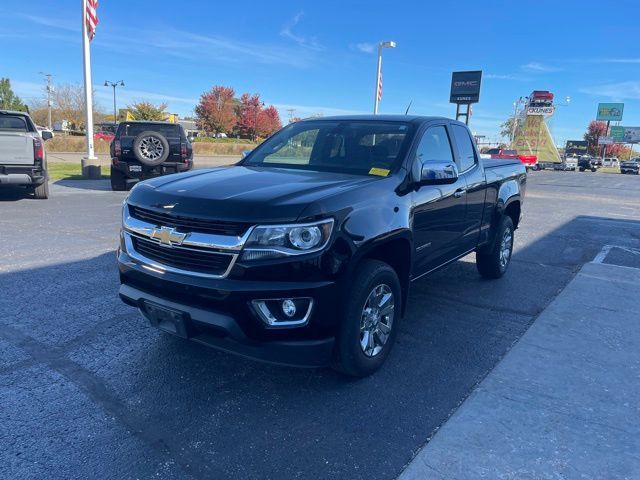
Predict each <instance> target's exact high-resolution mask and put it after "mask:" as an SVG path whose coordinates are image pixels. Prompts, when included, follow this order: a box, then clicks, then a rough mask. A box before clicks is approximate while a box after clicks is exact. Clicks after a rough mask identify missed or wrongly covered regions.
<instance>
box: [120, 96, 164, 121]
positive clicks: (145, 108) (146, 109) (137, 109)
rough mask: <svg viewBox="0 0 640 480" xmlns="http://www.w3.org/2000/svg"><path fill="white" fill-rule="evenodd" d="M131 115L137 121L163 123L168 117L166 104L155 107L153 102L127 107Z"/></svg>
mask: <svg viewBox="0 0 640 480" xmlns="http://www.w3.org/2000/svg"><path fill="white" fill-rule="evenodd" d="M127 108H128V109H129V111H130V112H131V115H133V118H135V119H136V120H152V121H161V120H164V119H165V118H166V117H167V114H166V112H165V110H166V109H167V104H166V103H161V104H160V105H154V104H153V103H151V102H145V101H141V102H137V103H133V104H131V105H129V106H127Z"/></svg>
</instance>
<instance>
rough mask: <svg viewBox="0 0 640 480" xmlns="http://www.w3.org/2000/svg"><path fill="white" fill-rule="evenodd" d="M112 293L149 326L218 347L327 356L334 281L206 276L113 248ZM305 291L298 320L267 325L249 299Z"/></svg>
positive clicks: (281, 356)
mask: <svg viewBox="0 0 640 480" xmlns="http://www.w3.org/2000/svg"><path fill="white" fill-rule="evenodd" d="M118 266H119V270H120V281H121V286H120V291H119V295H120V298H121V299H122V301H123V302H125V303H126V304H128V305H131V306H134V307H136V308H138V310H139V311H140V313H141V314H142V316H143V317H144V318H146V319H147V320H148V321H149V322H150V323H151V325H153V326H155V327H157V328H159V329H161V330H164V331H166V332H169V333H171V334H174V335H177V336H180V337H182V338H186V339H189V340H193V341H195V342H198V343H201V344H204V345H207V346H210V347H214V348H216V349H219V350H223V351H225V352H230V353H235V354H238V355H241V356H244V357H248V358H252V359H255V360H261V361H265V362H269V363H277V364H282V365H291V366H298V367H323V366H328V365H329V364H330V363H331V357H332V351H333V345H334V341H335V332H336V329H337V326H338V324H339V319H340V318H341V316H340V311H339V305H341V302H340V301H338V298H339V297H338V295H339V287H338V284H337V283H336V282H334V281H328V280H326V281H325V280H323V281H305V280H303V279H301V280H300V281H296V280H295V279H289V280H287V281H266V280H248V279H245V278H224V279H208V278H198V277H194V276H189V275H182V274H177V273H173V272H170V271H166V272H160V271H157V270H154V269H149V268H148V265H145V264H144V263H143V262H140V261H139V260H138V259H137V258H133V257H132V256H130V255H128V253H127V252H126V251H125V250H124V249H120V250H119V251H118ZM300 298H310V299H312V300H313V304H312V309H310V313H309V317H308V319H307V321H306V322H305V323H304V324H303V325H298V326H291V327H287V326H275V327H274V326H272V325H268V324H267V323H266V322H265V321H264V320H262V319H261V318H260V315H259V313H258V311H257V309H256V308H255V307H254V306H253V301H254V300H268V301H271V300H276V299H277V300H281V299H300Z"/></svg>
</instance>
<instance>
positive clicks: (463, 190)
mask: <svg viewBox="0 0 640 480" xmlns="http://www.w3.org/2000/svg"><path fill="white" fill-rule="evenodd" d="M465 193H467V189H466V188H459V189H458V190H456V191H455V192H453V196H454V197H456V198H460V197H462V196H463V195H464V194H465Z"/></svg>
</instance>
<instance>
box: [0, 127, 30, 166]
mask: <svg viewBox="0 0 640 480" xmlns="http://www.w3.org/2000/svg"><path fill="white" fill-rule="evenodd" d="M0 165H33V137H32V136H31V135H29V134H27V133H19V132H0Z"/></svg>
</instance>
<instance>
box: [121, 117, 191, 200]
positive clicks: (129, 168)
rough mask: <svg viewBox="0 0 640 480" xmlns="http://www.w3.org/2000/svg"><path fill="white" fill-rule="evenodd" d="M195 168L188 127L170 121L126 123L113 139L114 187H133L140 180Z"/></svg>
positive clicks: (125, 188)
mask: <svg viewBox="0 0 640 480" xmlns="http://www.w3.org/2000/svg"><path fill="white" fill-rule="evenodd" d="M191 168H193V149H192V146H191V142H190V141H189V139H188V138H187V135H186V134H185V131H184V128H182V126H181V125H179V124H176V123H168V122H133V121H132V122H122V123H120V125H119V126H118V130H117V131H116V136H115V138H114V139H113V141H112V142H111V188H112V189H113V190H129V189H130V188H131V186H132V185H133V184H135V183H137V182H139V181H140V180H144V179H147V178H152V177H158V176H160V175H167V174H170V173H178V172H186V171H187V170H191Z"/></svg>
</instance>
